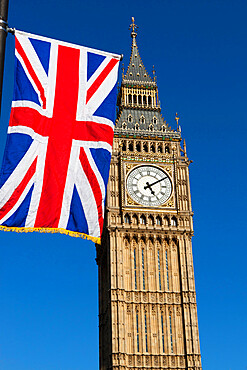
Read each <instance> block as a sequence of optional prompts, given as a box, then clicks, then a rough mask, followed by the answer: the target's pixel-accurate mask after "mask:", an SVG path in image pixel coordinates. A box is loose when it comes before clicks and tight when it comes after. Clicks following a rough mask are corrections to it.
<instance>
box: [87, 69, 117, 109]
mask: <svg viewBox="0 0 247 370" xmlns="http://www.w3.org/2000/svg"><path fill="white" fill-rule="evenodd" d="M117 75H118V63H117V64H116V65H115V66H114V67H113V69H112V70H111V72H110V73H109V75H108V76H107V77H106V78H105V80H104V81H103V82H102V84H101V85H100V86H99V88H98V89H97V90H96V91H95V93H94V94H93V96H92V97H91V99H90V100H89V102H88V103H87V105H86V113H87V114H89V115H91V116H92V115H93V114H94V113H95V111H96V110H97V109H98V108H99V106H100V105H101V104H102V103H103V101H104V100H105V99H106V97H107V96H108V95H109V93H110V92H111V90H112V89H113V87H114V86H115V84H116V82H117Z"/></svg>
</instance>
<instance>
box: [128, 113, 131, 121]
mask: <svg viewBox="0 0 247 370" xmlns="http://www.w3.org/2000/svg"><path fill="white" fill-rule="evenodd" d="M128 122H130V123H131V122H132V115H131V114H129V115H128Z"/></svg>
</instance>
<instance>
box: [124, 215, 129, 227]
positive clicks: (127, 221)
mask: <svg viewBox="0 0 247 370" xmlns="http://www.w3.org/2000/svg"><path fill="white" fill-rule="evenodd" d="M124 222H125V223H126V224H130V216H129V215H128V213H126V215H125V216H124Z"/></svg>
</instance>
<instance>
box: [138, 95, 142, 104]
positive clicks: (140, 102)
mask: <svg viewBox="0 0 247 370" xmlns="http://www.w3.org/2000/svg"><path fill="white" fill-rule="evenodd" d="M138 104H139V105H142V96H141V95H138Z"/></svg>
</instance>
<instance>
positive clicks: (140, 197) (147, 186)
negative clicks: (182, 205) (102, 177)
mask: <svg viewBox="0 0 247 370" xmlns="http://www.w3.org/2000/svg"><path fill="white" fill-rule="evenodd" d="M127 190H128V193H129V195H130V196H131V198H132V199H133V200H134V201H135V202H137V203H139V204H142V205H143V206H148V207H153V206H159V205H161V204H163V203H165V202H166V201H167V199H168V198H169V197H170V195H171V193H172V183H171V180H170V178H169V176H168V175H167V173H166V172H165V171H163V170H162V169H161V168H159V167H155V166H138V167H136V168H134V169H133V170H132V171H131V172H130V174H129V175H128V177H127Z"/></svg>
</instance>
